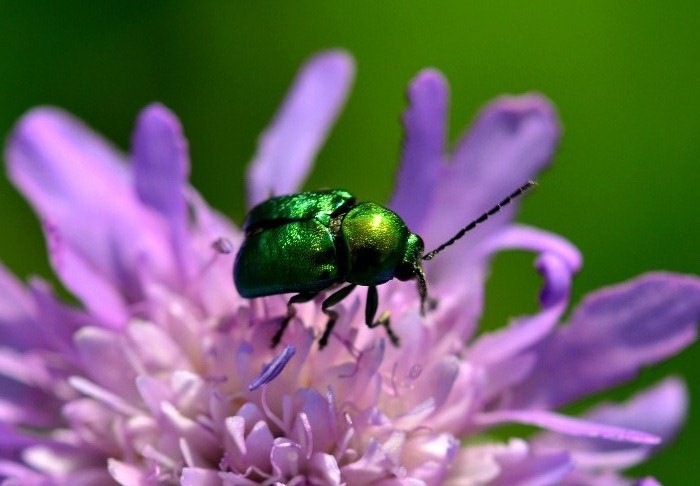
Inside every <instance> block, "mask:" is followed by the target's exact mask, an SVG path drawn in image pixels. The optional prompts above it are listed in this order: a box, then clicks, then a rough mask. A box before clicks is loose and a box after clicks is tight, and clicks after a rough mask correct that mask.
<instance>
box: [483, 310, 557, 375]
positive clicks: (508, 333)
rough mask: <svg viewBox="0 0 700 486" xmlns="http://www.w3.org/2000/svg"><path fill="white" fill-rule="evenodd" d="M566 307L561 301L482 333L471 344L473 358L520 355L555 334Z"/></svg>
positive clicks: (503, 358) (499, 358) (495, 360)
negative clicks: (501, 327)
mask: <svg viewBox="0 0 700 486" xmlns="http://www.w3.org/2000/svg"><path fill="white" fill-rule="evenodd" d="M564 308H565V307H564V305H562V303H560V305H556V306H552V307H548V308H546V309H544V310H543V311H542V312H540V313H539V314H536V315H534V316H530V317H524V318H520V319H518V320H516V321H514V322H513V323H512V324H510V325H508V327H506V328H504V329H500V330H498V331H494V332H491V333H488V334H484V335H482V336H480V337H479V338H478V339H477V340H476V341H475V342H474V344H473V345H472V347H471V352H470V360H471V361H473V362H475V363H481V364H484V365H490V364H494V363H503V362H504V361H506V360H508V359H510V358H513V357H516V356H517V355H518V354H519V353H522V352H523V351H525V350H528V349H529V348H532V347H533V346H534V345H536V344H538V343H540V342H541V341H543V340H544V339H546V338H547V337H548V336H549V335H550V334H551V332H552V331H553V330H554V328H555V327H556V325H557V323H558V322H559V318H560V317H561V315H562V313H563V312H564Z"/></svg>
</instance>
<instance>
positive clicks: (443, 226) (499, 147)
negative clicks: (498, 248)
mask: <svg viewBox="0 0 700 486" xmlns="http://www.w3.org/2000/svg"><path fill="white" fill-rule="evenodd" d="M559 131H560V130H559V122H558V120H557V115H556V113H555V111H554V108H553V107H552V105H551V103H550V102H549V101H548V100H547V99H546V98H544V97H543V96H541V95H538V94H527V95H522V96H505V97H502V98H499V99H497V100H496V101H494V102H493V103H491V104H490V105H488V106H487V107H486V108H485V109H484V110H483V111H482V112H481V113H480V114H479V116H478V118H477V119H476V121H475V122H474V123H473V124H472V127H471V128H470V129H469V131H468V133H467V135H466V136H465V137H464V138H463V139H462V140H461V141H460V142H459V144H458V146H457V147H456V149H455V150H454V153H453V155H452V163H451V164H449V165H448V166H447V167H446V168H445V170H444V171H443V173H442V174H441V176H440V179H439V181H438V184H437V187H436V188H435V195H436V197H435V203H434V204H433V208H432V211H431V214H430V217H429V218H428V220H427V222H428V227H427V229H426V230H425V235H424V236H425V240H426V245H427V248H426V250H429V249H432V248H433V247H434V246H437V245H438V244H439V243H440V242H442V241H446V240H447V239H449V238H450V237H451V236H452V235H453V234H454V233H456V232H457V231H458V230H459V229H460V228H462V227H463V226H465V225H466V224H467V223H468V222H469V221H471V220H472V219H474V218H476V217H477V216H480V215H481V214H482V213H483V212H485V211H487V210H488V209H490V208H491V207H492V206H494V205H495V204H496V203H497V202H499V201H500V200H501V199H503V197H505V196H507V195H508V194H510V193H511V192H512V191H514V190H515V189H517V188H518V187H520V186H522V185H523V184H524V183H525V182H527V181H528V180H530V179H533V178H535V176H536V175H537V173H539V172H540V171H541V170H542V169H543V168H544V167H545V166H547V164H548V163H549V161H550V159H551V157H552V153H553V151H554V148H555V147H556V145H557V142H558V140H559ZM516 206H517V203H514V204H511V205H510V206H508V207H507V208H505V209H504V210H503V211H501V214H497V215H495V216H493V217H492V219H493V221H491V219H490V220H489V224H488V225H483V227H481V228H479V229H478V230H475V231H474V232H473V233H474V234H472V235H471V236H470V237H469V238H468V240H470V241H472V242H476V241H479V240H481V239H483V238H484V237H486V236H487V235H488V234H491V233H494V232H495V231H497V230H498V229H499V228H500V227H501V226H502V225H504V224H505V223H507V222H508V221H509V220H510V219H511V218H512V215H513V214H514V213H515V209H516ZM503 213H504V214H503ZM464 248H465V246H464V245H462V250H461V251H463V249H464ZM459 252H460V250H459V249H455V250H452V253H453V255H454V254H458V253H459Z"/></svg>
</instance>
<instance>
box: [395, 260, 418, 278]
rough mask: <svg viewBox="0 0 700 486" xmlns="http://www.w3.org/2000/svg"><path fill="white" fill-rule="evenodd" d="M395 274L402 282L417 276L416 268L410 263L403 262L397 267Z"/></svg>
mask: <svg viewBox="0 0 700 486" xmlns="http://www.w3.org/2000/svg"><path fill="white" fill-rule="evenodd" d="M394 276H395V277H396V278H397V279H399V280H401V281H402V282H405V281H406V280H411V279H412V278H414V277H415V276H416V269H415V267H414V266H413V265H411V264H410V263H406V262H401V263H399V265H398V266H397V267H396V272H395V273H394Z"/></svg>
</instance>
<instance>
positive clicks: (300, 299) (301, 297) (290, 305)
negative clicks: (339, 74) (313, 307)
mask: <svg viewBox="0 0 700 486" xmlns="http://www.w3.org/2000/svg"><path fill="white" fill-rule="evenodd" d="M318 294H319V293H318V292H307V293H301V294H296V295H294V296H292V298H290V299H289V301H288V302H287V315H286V316H285V318H284V319H282V322H281V323H280V327H279V329H278V330H277V332H276V333H275V335H274V336H272V342H271V343H270V347H272V348H274V347H276V346H277V345H278V344H279V343H280V341H281V340H282V335H284V331H285V330H286V329H287V326H288V325H289V321H291V320H292V319H294V317H295V316H296V315H297V310H296V308H295V307H294V304H301V303H304V302H308V301H310V300H312V299H313V298H314V297H316V296H317V295H318Z"/></svg>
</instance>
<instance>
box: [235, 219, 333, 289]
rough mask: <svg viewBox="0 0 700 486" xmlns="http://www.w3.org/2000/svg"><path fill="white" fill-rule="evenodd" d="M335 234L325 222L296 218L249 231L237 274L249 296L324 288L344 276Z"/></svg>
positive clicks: (239, 284) (241, 250) (236, 269)
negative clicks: (260, 229) (256, 230)
mask: <svg viewBox="0 0 700 486" xmlns="http://www.w3.org/2000/svg"><path fill="white" fill-rule="evenodd" d="M337 262H338V260H337V255H336V249H335V244H334V242H333V235H332V234H331V232H330V230H329V229H328V228H327V227H326V226H324V225H323V224H322V223H321V222H319V221H317V220H315V219H311V220H308V221H293V222H288V223H286V224H283V225H281V226H278V227H274V228H268V229H265V230H264V231H260V232H257V233H253V234H250V235H248V237H247V238H246V240H245V241H244V242H243V246H242V247H241V248H240V250H239V251H238V255H237V256H236V263H235V265H234V270H233V276H234V281H235V283H236V288H237V289H238V293H239V294H241V296H243V297H246V298H252V297H263V296H266V295H275V294H285V293H291V292H320V291H321V290H323V289H326V288H328V287H329V286H330V285H332V284H333V283H335V282H338V281H339V280H340V276H339V269H338V263H337Z"/></svg>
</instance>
